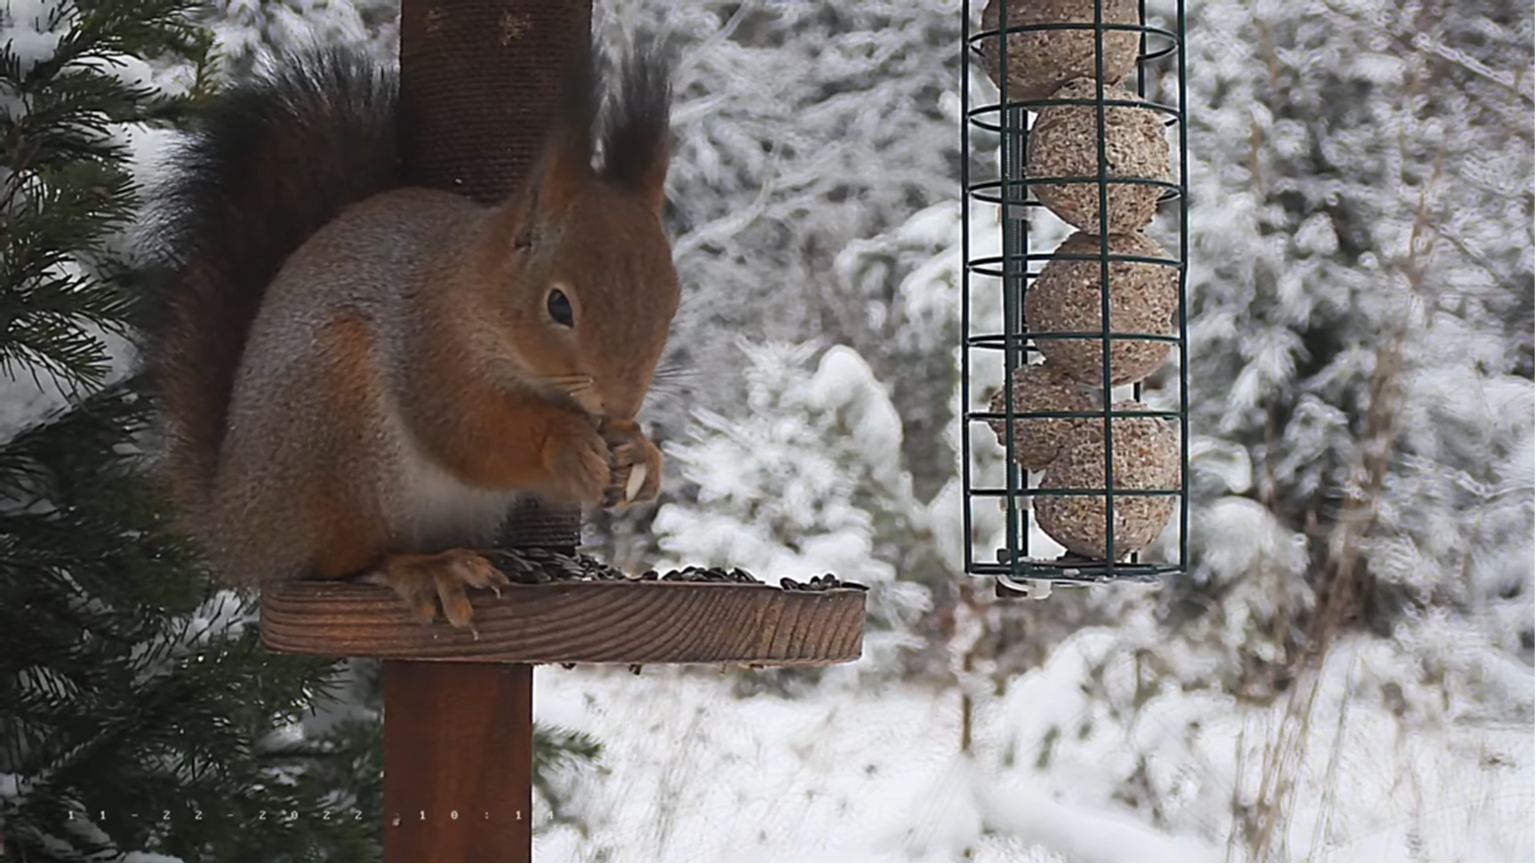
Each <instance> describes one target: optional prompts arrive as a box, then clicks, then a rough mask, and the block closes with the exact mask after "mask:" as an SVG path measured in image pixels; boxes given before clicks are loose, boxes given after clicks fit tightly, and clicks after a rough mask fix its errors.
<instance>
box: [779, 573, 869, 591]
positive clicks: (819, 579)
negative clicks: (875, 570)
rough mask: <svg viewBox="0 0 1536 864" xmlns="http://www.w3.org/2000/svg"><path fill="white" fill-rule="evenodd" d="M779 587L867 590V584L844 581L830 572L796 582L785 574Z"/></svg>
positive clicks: (786, 588) (787, 589)
mask: <svg viewBox="0 0 1536 864" xmlns="http://www.w3.org/2000/svg"><path fill="white" fill-rule="evenodd" d="M779 587H780V588H783V589H784V590H785V591H831V590H832V589H833V588H853V589H856V590H858V591H868V590H869V586H868V585H860V584H859V583H857V582H844V581H842V580H841V579H839V578H837V577H836V576H833V575H832V574H831V573H823V574H821V575H820V576H812V577H811V581H809V582H796V581H795V580H793V579H790V578H789V577H787V576H786V577H784V578H783V579H780V580H779Z"/></svg>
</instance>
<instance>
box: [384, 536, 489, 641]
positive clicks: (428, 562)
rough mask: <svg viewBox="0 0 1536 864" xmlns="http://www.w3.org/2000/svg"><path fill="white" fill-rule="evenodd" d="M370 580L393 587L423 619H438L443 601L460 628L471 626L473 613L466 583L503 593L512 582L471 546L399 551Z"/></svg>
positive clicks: (452, 621) (445, 611)
mask: <svg viewBox="0 0 1536 864" xmlns="http://www.w3.org/2000/svg"><path fill="white" fill-rule="evenodd" d="M368 581H372V582H378V583H381V584H384V585H387V586H389V587H390V588H393V589H394V591H395V593H396V594H399V595H400V597H401V599H403V600H405V602H406V604H407V605H409V606H410V607H411V611H412V612H413V613H415V615H416V617H417V618H418V619H420V620H421V621H422V622H423V623H427V624H430V623H432V622H433V621H435V620H436V619H437V608H438V604H439V603H441V604H442V609H443V616H444V617H446V618H447V619H448V623H449V624H452V625H453V626H454V627H459V628H463V627H470V618H471V617H472V615H473V608H472V607H471V605H470V602H469V596H468V594H467V593H466V592H465V588H466V587H468V588H482V589H490V590H491V591H494V592H495V593H496V596H498V597H499V596H501V589H502V588H503V587H504V586H506V585H509V584H511V583H510V582H509V581H508V580H507V577H506V574H504V573H502V572H501V571H500V570H497V569H496V568H495V567H494V566H492V565H491V562H489V561H487V560H486V559H485V558H484V557H483V556H481V555H480V554H478V553H476V552H471V551H469V550H467V549H449V550H448V551H446V552H439V553H437V554H433V555H421V554H414V553H397V554H394V555H391V556H390V557H389V558H387V559H385V561H384V563H383V564H382V565H381V566H380V568H379V570H378V572H377V574H376V576H375V577H373V578H370V579H369V580H368ZM470 629H471V630H473V629H474V628H473V627H470Z"/></svg>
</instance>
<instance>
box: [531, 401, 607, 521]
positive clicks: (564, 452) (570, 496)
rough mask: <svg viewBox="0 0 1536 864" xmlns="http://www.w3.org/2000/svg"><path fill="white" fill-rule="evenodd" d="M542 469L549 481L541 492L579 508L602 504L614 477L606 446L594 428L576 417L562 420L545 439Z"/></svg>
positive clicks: (590, 422) (595, 427)
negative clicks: (586, 505) (612, 476)
mask: <svg viewBox="0 0 1536 864" xmlns="http://www.w3.org/2000/svg"><path fill="white" fill-rule="evenodd" d="M544 467H545V470H546V471H547V472H548V474H549V478H550V479H549V483H548V488H547V489H545V490H544V491H545V492H546V493H547V494H548V495H550V496H551V497H553V498H558V499H562V500H565V501H572V502H576V503H579V504H598V503H601V502H602V500H603V493H604V492H605V491H606V490H607V489H608V483H609V478H610V476H611V475H612V473H613V472H612V468H611V467H610V463H609V454H608V442H607V441H605V440H603V436H602V434H601V433H599V432H598V429H597V424H596V423H595V422H593V421H592V420H590V419H588V418H585V417H580V416H576V415H572V416H570V417H569V418H567V419H565V420H563V421H562V423H561V424H560V428H558V429H555V430H552V431H551V433H550V436H549V438H548V439H546V443H545V445H544Z"/></svg>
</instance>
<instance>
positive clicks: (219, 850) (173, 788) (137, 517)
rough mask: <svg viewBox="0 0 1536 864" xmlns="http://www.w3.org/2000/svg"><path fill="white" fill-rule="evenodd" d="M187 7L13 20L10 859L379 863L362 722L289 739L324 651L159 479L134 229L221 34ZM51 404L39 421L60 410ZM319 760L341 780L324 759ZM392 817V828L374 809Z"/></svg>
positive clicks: (1, 592) (5, 181)
mask: <svg viewBox="0 0 1536 864" xmlns="http://www.w3.org/2000/svg"><path fill="white" fill-rule="evenodd" d="M191 6H192V4H191V3H189V2H186V0H111V2H93V3H89V4H86V3H78V4H77V3H70V2H63V3H60V2H32V3H12V4H10V5H8V6H7V7H6V8H5V9H4V10H3V11H0V30H3V33H4V36H3V38H0V140H4V141H5V142H6V144H5V147H4V149H3V150H0V224H3V225H4V228H3V229H0V262H4V263H3V265H0V292H3V297H4V302H5V306H6V308H7V310H8V311H7V313H6V321H7V326H6V328H5V330H4V332H3V333H0V367H3V371H4V378H5V382H6V383H5V388H4V389H5V394H4V396H5V403H4V404H5V405H6V408H7V412H6V413H7V417H6V423H7V426H8V427H9V428H8V430H7V434H6V436H5V442H4V443H3V444H0V488H3V490H4V492H3V501H4V503H3V506H0V543H3V544H4V548H5V554H4V555H3V556H0V557H3V559H4V560H3V564H0V838H3V839H0V842H3V844H4V849H3V852H0V856H3V857H6V858H12V857H14V858H17V859H19V860H88V859H89V860H100V859H102V858H110V857H116V856H121V855H124V854H127V853H131V852H140V851H142V852H150V853H156V854H161V855H171V856H178V857H184V858H186V859H188V860H201V859H205V858H215V859H250V858H257V859H266V860H291V859H301V860H303V859H308V860H331V859H343V860H358V859H359V858H365V859H366V858H370V857H374V856H375V855H376V854H377V844H376V837H377V833H376V828H374V827H373V824H376V823H373V820H375V819H376V818H377V816H376V814H370V816H371V817H372V818H371V819H370V820H367V821H359V820H358V819H354V818H352V814H353V812H354V810H353V808H355V807H359V806H366V804H365V802H364V801H363V800H362V799H360V798H359V795H358V794H357V793H358V792H359V790H360V786H359V783H358V778H357V775H356V774H355V772H353V771H352V770H351V766H350V765H349V764H348V763H347V762H346V760H345V757H344V755H341V754H342V753H343V752H344V749H345V747H344V745H345V743H346V739H344V738H339V737H337V738H330V739H327V740H321V741H316V742H312V746H311V747H310V750H309V752H306V753H297V752H293V751H292V750H290V749H289V748H288V747H287V746H286V743H285V742H286V740H287V739H286V737H285V735H284V734H283V730H284V729H285V728H287V727H288V725H289V724H290V723H292V722H294V721H295V720H297V719H298V717H299V716H300V713H301V712H302V710H303V708H304V706H305V705H306V704H307V703H309V702H310V701H311V700H312V699H313V698H314V697H315V696H316V695H318V694H320V693H322V692H324V690H325V689H326V687H327V686H329V682H330V681H331V677H332V670H331V664H329V663H327V662H324V661H317V660H310V659H303V658H293V657H280V656H275V655H271V654H268V653H266V652H265V651H263V650H261V649H260V647H259V645H258V642H257V638H256V633H255V630H254V628H252V627H249V626H248V624H249V620H250V619H249V616H248V611H249V610H248V609H246V608H244V607H243V606H242V604H241V603H240V602H239V601H238V600H237V599H236V598H234V597H232V596H229V595H227V594H224V593H222V592H217V591H214V590H212V589H211V587H210V583H209V581H208V579H207V578H206V574H205V572H204V571H203V570H202V568H201V565H200V564H199V562H198V560H197V558H196V557H195V556H194V555H192V554H191V552H190V550H188V549H187V548H186V547H185V546H184V544H183V542H182V541H181V539H180V538H179V537H177V536H176V535H175V534H173V533H171V530H170V527H169V525H168V523H167V521H166V519H165V518H164V511H163V509H162V504H161V502H160V501H159V500H158V498H157V496H156V494H155V488H154V486H153V484H151V483H150V482H149V481H148V479H147V473H146V466H145V465H144V464H143V459H142V455H141V453H142V450H141V448H140V446H139V445H140V441H141V438H142V436H143V435H144V434H145V433H146V431H147V427H148V423H149V420H150V417H149V413H148V409H149V405H148V400H146V399H140V398H138V392H139V382H138V381H137V380H136V378H134V377H132V376H127V377H125V375H124V372H125V368H126V366H127V358H128V356H129V354H130V353H131V352H129V351H128V349H127V340H126V337H127V336H128V335H129V334H130V332H131V331H130V328H131V325H132V323H133V321H134V316H135V313H136V308H137V304H136V303H135V297H136V296H137V293H138V292H137V291H136V289H135V284H136V283H135V279H134V276H133V274H132V272H131V270H130V264H131V262H130V261H129V259H128V257H127V252H128V250H127V249H126V245H125V243H124V238H123V234H122V232H123V230H124V229H125V228H126V227H127V226H128V224H129V222H130V220H131V219H133V217H134V215H135V211H136V209H137V207H138V204H139V183H138V182H137V180H136V178H135V175H134V174H133V172H132V165H131V163H130V160H131V157H132V155H133V152H134V151H133V150H132V149H131V147H130V145H133V146H141V145H142V142H143V140H144V139H145V138H146V137H147V125H146V124H154V123H163V122H166V121H169V120H172V119H174V118H175V117H176V116H178V115H179V114H180V113H181V112H182V111H183V110H184V109H185V108H186V107H187V100H186V99H184V98H173V97H171V96H168V95H166V93H164V92H162V91H161V90H160V89H159V88H158V87H157V85H156V83H155V80H156V78H157V77H158V75H159V73H160V72H161V71H162V70H164V69H166V68H169V67H173V66H181V65H183V64H186V63H187V62H189V61H190V62H191V64H192V65H191V66H190V67H189V68H190V70H191V71H192V72H193V73H194V77H193V78H192V80H191V84H192V85H193V93H194V94H195V93H196V92H198V91H199V90H200V88H201V86H202V85H201V82H202V80H203V79H202V75H201V74H200V73H201V70H202V69H203V66H202V62H203V60H205V59H206V56H207V49H208V47H209V44H210V43H209V40H208V38H207V37H206V34H205V33H203V32H202V31H200V30H198V29H196V28H195V27H193V26H191V25H190V24H189V23H188V17H187V16H188V14H189V13H190V11H191ZM39 414H41V415H42V416H39ZM310 763H320V764H323V765H324V766H325V770H323V771H320V772H314V773H310V772H306V771H305V770H304V768H305V766H306V765H307V764H310ZM371 823H373V824H371Z"/></svg>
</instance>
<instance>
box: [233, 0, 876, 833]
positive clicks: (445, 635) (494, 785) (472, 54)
mask: <svg viewBox="0 0 1536 864" xmlns="http://www.w3.org/2000/svg"><path fill="white" fill-rule="evenodd" d="M591 5H592V4H591V0H404V2H403V4H402V9H401V24H400V109H399V121H398V122H399V135H400V151H401V156H402V158H403V160H404V162H405V168H406V172H407V175H408V176H409V177H410V178H411V180H412V182H414V183H416V184H418V185H422V186H429V187H435V188H439V189H446V190H450V191H453V192H457V193H459V194H463V195H466V196H468V197H470V198H472V199H474V200H477V201H480V202H482V203H486V204H490V203H495V202H498V201H500V200H501V199H503V198H504V197H505V196H506V195H507V194H508V193H510V191H511V190H513V189H515V188H516V187H517V186H518V185H519V184H520V182H521V181H522V179H523V178H524V177H525V176H526V175H527V173H528V171H529V169H530V168H531V167H532V165H533V162H534V161H535V160H536V159H537V157H538V154H539V152H540V151H541V150H542V148H543V146H544V143H545V135H546V132H547V130H548V128H549V124H550V120H551V118H552V117H553V115H554V111H555V105H556V102H557V99H558V94H559V92H560V86H561V84H562V77H563V71H564V70H565V69H567V68H569V60H570V59H571V58H572V57H573V56H574V52H577V51H585V50H587V49H588V46H589V45H590V44H591V12H592V8H591ZM580 527H581V526H580V514H579V513H577V512H574V511H569V510H557V509H551V508H548V507H545V506H543V505H540V504H537V503H534V502H529V503H527V504H525V505H521V506H520V508H519V509H518V511H517V512H515V513H513V514H511V516H510V517H509V520H508V531H507V535H506V537H505V538H504V539H505V543H504V546H505V547H506V548H511V549H542V550H550V551H553V552H556V553H561V554H564V555H571V554H572V553H574V551H575V547H576V546H577V545H578V542H577V541H578V538H579V536H580ZM864 594H865V592H864V591H863V590H859V589H856V588H842V587H832V588H821V589H818V590H796V589H794V588H793V587H791V588H790V589H787V590H786V589H782V588H779V587H774V586H769V585H765V584H762V583H748V584H742V583H739V582H737V583H730V582H727V583H721V582H681V581H639V580H614V579H608V580H599V581H581V580H562V579H559V578H554V579H551V580H550V581H541V582H540V584H516V585H512V586H511V587H509V588H504V589H502V593H501V596H500V597H497V596H495V595H492V594H490V593H488V592H473V593H472V594H471V601H472V603H473V606H474V627H475V632H473V633H472V632H470V631H468V630H457V629H455V628H453V627H451V626H449V625H448V624H447V623H445V622H441V621H439V622H437V623H434V624H431V625H425V624H422V623H421V622H420V621H418V620H416V619H414V618H412V617H411V615H410V613H409V611H408V610H407V607H406V605H405V604H404V603H402V602H401V601H400V600H399V598H398V597H396V595H395V594H394V593H393V592H392V591H390V590H389V589H386V588H381V587H376V586H370V585H361V584H350V583H335V582H297V583H288V584H284V585H281V586H278V587H274V588H271V589H268V590H267V591H265V592H264V594H263V597H262V599H261V624H260V629H261V637H262V641H263V643H264V644H265V645H266V646H267V647H268V648H270V649H271V650H274V651H279V652H285V653H293V654H308V655H318V656H324V657H374V658H381V659H383V660H384V661H385V663H384V826H383V829H384V852H385V860H387V861H531V860H532V855H533V844H532V836H533V835H532V809H533V792H532V766H533V664H549V663H566V664H569V663H589V664H595V663H604V664H626V665H650V664H659V663H668V664H670V663H701V664H716V665H719V664H738V665H746V666H796V665H798V666H804V665H822V664H831V663H844V662H849V661H853V660H857V659H858V657H859V655H860V652H861V650H862V648H863V625H864V608H865V601H864Z"/></svg>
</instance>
